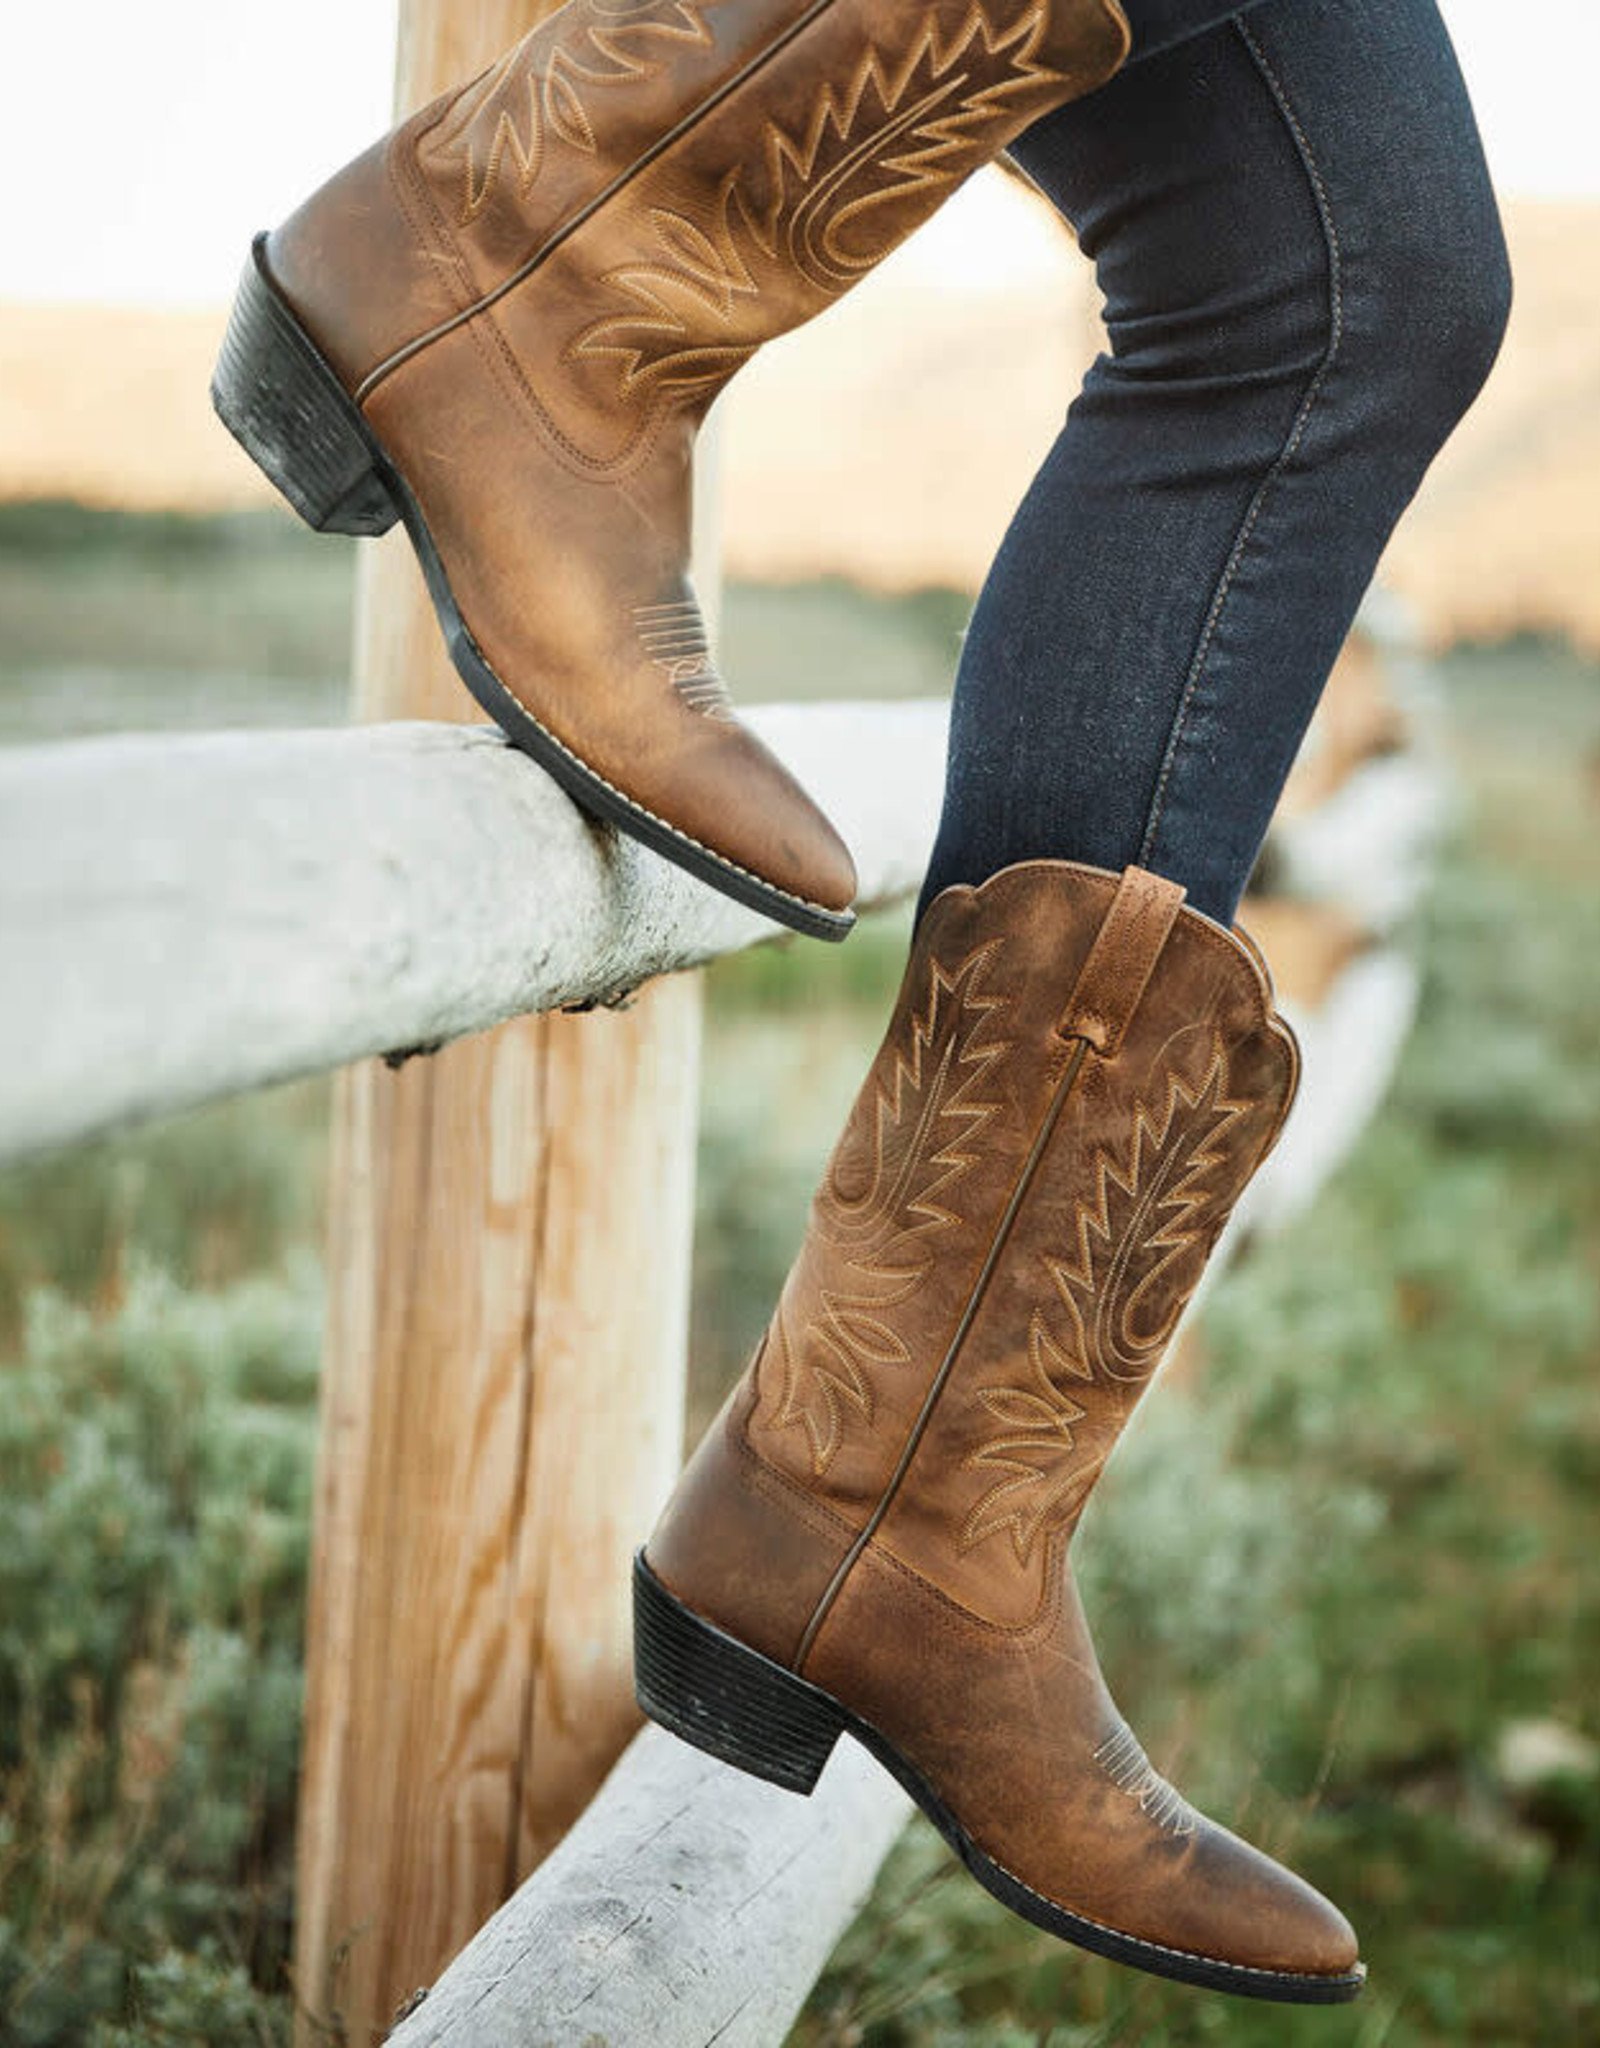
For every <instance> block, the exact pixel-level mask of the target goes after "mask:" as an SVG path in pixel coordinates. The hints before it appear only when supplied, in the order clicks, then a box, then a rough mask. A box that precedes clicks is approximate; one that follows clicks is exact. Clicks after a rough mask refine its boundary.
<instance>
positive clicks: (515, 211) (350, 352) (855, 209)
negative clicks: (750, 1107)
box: [266, 0, 1128, 910]
mask: <svg viewBox="0 0 1600 2048" xmlns="http://www.w3.org/2000/svg"><path fill="white" fill-rule="evenodd" d="M1127 44H1128V31H1127V25H1126V22H1125V19H1124V17H1123V15H1122V12H1121V9H1120V7H1119V6H1118V5H1117V0H933V4H928V0H890V4H885V0H811V4H809V5H798V4H796V0H568V4H567V5H566V6H564V7H562V8H560V9H559V10H558V12H556V13H555V14H554V15H552V16H550V17H549V18H548V19H547V20H546V21H545V22H543V23H542V24H541V25H540V26H539V27H538V28H536V29H535V30H534V31H533V32H532V33H531V34H530V35H528V36H526V37H524V38H523V40H522V41H521V42H520V43H518V44H517V45H516V46H515V48H513V49H512V50H510V51H508V52H507V54H506V55H505V56H504V57H503V58H502V59H501V60H500V62H499V63H497V64H496V65H494V66H493V67H492V68H491V69H490V70H489V71H487V72H486V73H484V74H483V75H482V76H481V77H480V78H478V79H476V80H474V81H472V82H471V83H470V84H468V85H466V86H464V87H463V88H461V89H460V90H459V91H457V92H453V93H448V94H446V95H444V96H443V97H441V98H439V99H437V100H435V101H433V102H432V103H431V104H430V105H429V106H427V107H425V108H423V109H422V110H421V111H420V112H418V113H417V114H415V115H413V116H412V117H411V118H410V119H409V120H407V121H405V122H403V123H402V124H401V125H400V126H399V127H398V128H397V129H396V130H395V131H394V133H393V134H392V135H390V136H389V137H388V138H387V139H386V140H385V141H383V142H381V143H379V144H378V145H376V146H375V147H374V148H372V149H369V150H368V151H367V152H366V153H365V154H364V155H363V156H361V157H358V158H357V159H356V160H355V162H353V163H352V164H350V165H349V166H347V167H346V168H345V169H344V170H343V171H341V172H339V173H338V175H337V176H335V177H334V178H333V179H331V180H330V181H329V183H328V184H326V185H325V186H324V187H323V188H322V189H321V190H320V191H319V192H317V193H316V194H314V195H313V197H312V198H311V199H310V200H308V201H307V203H306V204H305V205H304V206H302V207H301V208H300V210H299V211H298V212H297V213H295V214H294V215H293V216H292V217H291V218H290V219H289V220H288V221H286V222H285V223H284V224H283V225H282V226H281V227H280V228H278V229H277V230H276V232H275V233H273V234H272V235H271V236H270V237H269V239H268V243H267V248H266V262H267V266H268V268H269V270H270V272H271V274H272V277H273V279H274V281H275V283H276V285H277V286H278V288H279V290H280V291H281V292H282V293H283V295H284V296H285V297H286V298H287V300H288V301H289V303H290V304H291V306H292V307H293V308H294V310H295V312H296V314H297V315H298V317H299V318H300V320H301V322H302V323H303V325H304V326H305V328H306V330H307V331H308V333H309V334H310V335H311V337H312V339H313V340H314V341H315V342H316V343H317V344H318V346H319V347H320V348H321V350H322V352H323V354H324V355H325V356H326V358H327V359H328V361H329V362H330V363H331V364H332V365H333V367H334V368H335V370H336V371H337V373H338V374H339V376H340V378H341V379H342V381H343V382H344V383H345V385H346V387H347V389H348V390H349V391H350V392H351V393H352V394H353V395H354V396H356V397H357V398H358V399H359V402H360V404H361V407H362V409H363V411H364V413H365V415H366V417H367V420H368V422H369V424H370V425H371V427H372V428H373V430H374V431H375V432H376V434H377V436H378V438H379V440H380V441H381V442H382V444H383V447H384V449H385V451H386V453H387V454H388V456H389V458H390V459H391V461H392V462H393V463H394V465H395V466H396V467H397V468H398V469H399V471H400V473H401V474H402V475H403V477H404V478H405V480H406V482H407V483H408V485H409V486H410V488H411V490H412V492H413V494H414V495H415V497H416V498H417V500H418V502H419V504H420V506H421V509H422V512H423V515H424V518H425V519H426V522H427V525H428V528H429V531H430V533H431V535H432V537H433V540H434V543H435V545H436V546H437V548H438V550H439V552H440V555H441V557H442V560H443V563H444V567H445V571H446V574H447V576H448V579H449V582H450V586H451V589H452V591H453V593H454V596H455V599H456V602H457V604H458V605H459V606H460V609H461V612H462V614H463V616H464V618H465V619H466V621H467V624H468V626H469V627H470V629H471V632H472V635H473V637H474V639H475V640H476V641H477V643H478V645H479V647H480V648H481V649H482V651H483V653H484V655H485V656H486V657H487V660H488V662H489V665H490V666H491V668H492V669H493V670H494V671H495V672H496V674H497V675H498V676H499V678H500V679H501V681H502V682H504V683H505V684H506V685H507V686H508V687H509V688H510V689H511V691H512V693H513V695H515V696H516V697H517V698H518V699H519V701H521V702H522V703H523V705H524V707H525V708H526V709H527V710H528V711H529V712H530V713H531V714H532V715H533V716H534V717H535V718H537V719H538V720H539V721H540V723H541V724H543V725H544V726H545V727H546V728H547V729H548V730H549V731H551V732H553V733H554V734H555V736H556V737H557V738H558V739H559V740H560V741H561V742H562V743H563V744H564V745H566V746H567V747H569V748H570V749H571V750H572V751H573V752H574V753H576V754H577V755H578V756H579V758H580V759H581V760H582V761H583V762H584V763H586V764H587V765H588V766H589V767H590V768H591V769H593V770H594V771H595V772H597V773H598V774H600V775H601V776H602V777H604V778H605V779H606V780H607V781H609V782H610V783H612V784H613V786H614V787H616V788H617V789H619V790H620V791H621V792H622V793H623V794H625V795H626V796H627V797H628V798H629V799H630V800H631V801H633V802H635V803H637V804H639V805H641V806H642V807H643V808H644V809H646V810H648V811H650V812H652V813H653V814H654V815H656V816H657V817H659V818H661V819H662V820H664V821H666V822H667V823H668V824H670V825H671V826H672V827H673V828H674V829H675V830H677V831H679V832H681V833H683V834H685V835H687V836H688V837H689V838H690V839H692V840H695V841H697V842H698V843H699V844H701V845H703V846H706V847H709V848H710V849H711V850H713V851H714V852H716V853H717V854H719V855H720V856H721V857H722V858H724V859H726V860H730V861H732V862H733V863H734V864H735V865H737V866H740V867H743V868H745V869H747V870H748V871H750V872H751V873H753V874H755V875H758V876H760V877H761V878H763V879H765V880H767V881H770V882H772V883H774V884H775V885H776V886H777V887H779V888H781V889H783V890H785V891H786V892H787V893H789V894H791V895H793V896H796V897H799V898H800V899H802V900H804V901H806V902H809V903H813V904H817V905H821V906H822V907H824V908H825V909H829V910H840V909H843V908H844V907H845V906H847V905H848V903H849V902H850V899H851V897H852V896H853V895H854V892H855V873H854V868H853V866H852V864H851V861H850V857H849V854H848V852H847V850H846V848H845V847H844V845H843V843H842V841H840V839H839V838H838V835H837V834H836V833H835V832H834V831H833V829H832V827H831V826H830V825H829V824H828V822H827V820H826V819H825V818H824V817H823V816H822V814H821V812H820V811H818V810H817V809H816V807H815V806H814V805H813V804H812V803H811V802H810V800H809V799H808V798H807V797H806V796H805V795H804V793H803V792H802V791H801V789H800V788H799V786H798V785H797V784H796V783H794V781H793V780H792V779H791V778H790V777H789V775H788V774H787V772H786V771H785V770H784V769H783V768H782V767H781V766H780V764H779V763H778V762H777V760H776V759H775V758H774V757H773V756H772V755H771V754H770V753H769V752H768V751H767V750H766V749H765V748H764V747H763V746H762V745H761V744H760V742H759V741H758V740H756V738H755V737H754V735H753V734H751V733H750V732H749V731H747V729H746V728H745V727H744V726H743V725H741V724H740V723H739V722H738V721H737V720H736V718H735V717H734V715H733V712H732V710H731V707H730V705H729V701H728V695H727V691H726V687H725V684H724V681H723V678H722V677H721V675H720V674H719V672H718V670H717V667H716V663H715V661H714V659H713V657H712V654H711V651H710V649H709V646H708V644H707V640H706V635H705V629H704V625H703V622H702V620H701V615H700V611H699V607H698V602H697V599H696V596H695V592H694V589H693V586H692V584H691V581H690V577H689V544H690V529H691V487H692V474H691V463H692V458H693V451H694V442H695V437H696V433H697V431H698V429H699V426H700V424H701V422H702V420H703V419H704V416H705V414H706V411H707V409H708V408H709V406H710V404H711V402H712V400H713V399H714V398H715V396H716V394H717V393H718V391H720V390H721V389H722V387H723V386H724V385H725V384H726V383H727V381H728V379H729V378H730V377H731V376H732V375H733V374H734V372H735V371H737V370H738V369H739V367H740V366H741V365H742V364H743V363H744V362H745V361H747V360H748V358H749V357H750V355H751V354H752V353H753V352H754V350H755V349H756V348H758V347H759V346H760V345H761V343H762V342H764V341H767V340H769V339H770V338H772V337H773V336H774V335H778V334H781V333H783V332H785V331H786V330H788V329H790V328H793V327H795V326H797V325H799V324H800V323H801V322H802V321H805V320H808V319H810V318H812V317H813V316H814V315H815V314H817V313H819V312H821V311H823V310H824V309H825V308H826V307H827V306H829V305H831V304H832V303H833V301H834V300H835V299H837V298H838V297H839V296H840V295H841V294H842V293H843V292H845V291H846V290H848V288H849V287H850V285H851V284H853V283H854V282H855V281H856V279H857V278H859V277H861V276H862V275H864V274H865V272H866V271H868V270H869V269H871V268H872V266H873V265H874V264H876V263H877V262H878V261H879V259H880V258H881V257H883V256H884V255H885V254H887V253H888V251H889V250H890V249H892V248H894V247H895V246H896V245H897V244H898V243H899V242H901V241H902V240H903V239H904V238H905V236H906V235H907V234H909V233H910V232H911V230H912V229H913V228H915V227H916V226H917V225H919V223H920V222H922V221H923V220H925V219H926V218H927V217H928V216H929V215H930V214H931V213H932V212H933V211H934V210H935V209H936V208H937V207H938V205H939V204H940V203H941V202H942V201H943V200H944V199H945V198H946V197H947V196H948V194H949V193H950V192H951V191H952V190H954V188H955V187H956V186H957V185H958V184H959V183H960V182H961V181H962V180H963V179H964V178H965V177H966V176H967V175H968V174H969V173H970V172H972V171H973V170H975V169H976V168H977V167H978V166H979V165H980V164H982V163H984V162H986V161H988V160H989V159H990V158H991V157H993V156H994V155H995V154H996V153H997V152H998V151H999V150H1000V149H1002V148H1003V147H1004V146H1005V144H1006V143H1008V142H1009V141H1011V140H1012V139H1013V138H1014V137H1015V136H1016V135H1017V134H1019V133H1020V132H1021V130H1022V129H1023V128H1025V127H1026V126H1027V125H1028V124H1029V123H1030V122H1031V121H1033V120H1034V119H1036V118H1037V117H1038V115H1040V114H1042V113H1044V112H1045V111H1047V110H1048V109H1049V108H1051V107H1053V106H1056V105H1058V104H1060V103H1062V102H1063V101H1065V100H1068V99H1071V98H1074V97H1076V96H1077V95H1079V94H1080V93H1083V92H1087V91H1089V90H1090V89H1092V88H1093V87H1095V86H1097V85H1099V84H1101V83H1102V82H1103V81H1104V80H1105V79H1107V78H1108V77H1109V76H1110V75H1111V74H1112V73H1113V72H1114V71H1115V70H1116V69H1117V68H1118V66H1119V65H1120V64H1121V63H1122V61H1123V59H1124V57H1125V55H1126V51H1127Z"/></svg>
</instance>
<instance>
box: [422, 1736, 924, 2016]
mask: <svg viewBox="0 0 1600 2048" xmlns="http://www.w3.org/2000/svg"><path fill="white" fill-rule="evenodd" d="M908 1811H909V1806H908V1802H907V1800H906V1798H905V1796H904V1794H903V1793H902V1792H901V1791H900V1789H899V1787H898V1786H897V1785H896V1784H895V1783H894V1781H893V1780H892V1779H891V1778H890V1777H889V1776H888V1775H887V1773H885V1772H884V1771H882V1770H880V1769H879V1768H878V1766H877V1765H876V1764H874V1763H873V1762H872V1761H871V1760H870V1758H868V1757H867V1755H866V1754H865V1752H864V1751H862V1750H859V1749H857V1748H856V1746H855V1745H854V1744H853V1743H852V1742H850V1741H848V1740H845V1741H842V1742H841V1743H840V1745H839V1747H838V1749H837V1751H836V1752H835V1754H834V1757H833V1760H832V1762H831V1763H830V1764H829V1766H828V1768H827V1770H826V1771H825V1772H824V1773H823V1777H822V1780H821V1783H820V1784H819V1785H818V1787H817V1790H816V1791H815V1793H813V1794H812V1796H811V1797H810V1798H809V1799H801V1798H798V1797H796V1796H795V1795H794V1794H793V1793H790V1792H780V1791H778V1790H776V1789H775V1788H774V1787H773V1786H770V1785H762V1784H758V1783H757V1782H756V1781H755V1780H754V1779H752V1778H747V1777H743V1776H741V1775H740V1774H739V1773H738V1772H736V1771H731V1770H728V1769H727V1768H726V1767H725V1766H724V1765H722V1764H718V1763H715V1762H713V1761H712V1759H711V1758H709V1757H705V1756H702V1755H700V1754H699V1752H698V1751H695V1750H692V1749H689V1748H688V1747H686V1746H685V1745H684V1744H683V1743H681V1742H678V1741H677V1740H676V1739H675V1738H674V1737H672V1736H670V1735H667V1734H664V1733H663V1732H662V1731H661V1730H660V1729H657V1728H647V1729H646V1730H645V1731H644V1732H643V1733H642V1734H641V1735H639V1736H638V1738H637V1739H636V1740H635V1741H634V1743H633V1744H632V1746H631V1747H630V1748H629V1750H628V1752H627V1754H626V1755H625V1756H624V1757H623V1759H622V1761H621V1762H620V1763H619V1764H618V1765H617V1767H616V1769H615V1770H614V1771H613V1772H612V1774H611V1776H610V1778H609V1779H608V1780H607V1781H606V1784H605V1786H604V1788H603V1789H602V1791H601V1792H600V1794H599V1796H598V1797H597V1798H596V1799H595V1801H594V1802H593V1804H592V1805H591V1806H590V1807H589V1809H588V1811H587V1812H586V1813H585V1814H584V1816H583V1818H582V1819H581V1820H580V1821H579V1822H578V1823H577V1824H576V1826H575V1827H574V1828H573V1829H572V1830H571V1832H570V1833H569V1834H568V1835H567V1836H566V1838H565V1840H564V1841H563V1842H562V1843H561V1846H560V1847H559V1848H558V1849H556V1850H555V1851H554V1853H553V1854H552V1855H551V1856H549V1857H548V1858H547V1859H546V1861H545V1862H544V1863H542V1864H541V1865H540V1867H539V1868H538V1870H536V1871H535V1872H534V1874H533V1876H532V1877H531V1878H529V1880H528V1881H527V1883H526V1884H524V1885H523V1886H522V1888H521V1890H520V1891H518V1892H517V1894H516V1895H515V1897H514V1898H512V1899H511V1900H510V1901H509V1902H508V1903H507V1904H506V1905H505V1906H504V1907H503V1908H502V1909H501V1910H500V1912H499V1913H497V1914H496V1915H495V1917H494V1919H492V1920H491V1921H490V1922H489V1924H488V1925H487V1926H486V1927H485V1928H484V1929H483V1930H482V1932H481V1933H480V1934H478V1935H477V1936H476V1937H475V1939H474V1940H473V1941H471V1942H470V1943H469V1944H468V1945H467V1947H466V1949H465V1950H464V1951H463V1952H462V1953H461V1954H460V1955H459V1956H457V1957H456V1959H455V1960H454V1962H452V1963H451V1964H450V1966H449V1968H448V1969H447V1970H446V1971H445V1972H444V1973H443V1975H442V1976H441V1977H440V1978H439V1980H438V1981H437V1983H435V1984H434V1985H433V1987H432V1989H431V1990H430V1991H429V1993H428V1996H427V1997H426V1998H425V1999H424V2000H423V2001H422V2002H421V2004H419V2005H418V2006H417V2008H416V2009H415V2011H414V2012H413V2013H411V2014H410V2015H409V2016H408V2017H407V2018H406V2019H405V2020H403V2021H402V2022H401V2023H400V2025H399V2026H398V2027H397V2028H396V2029H395V2031H394V2033H393V2035H392V2036H391V2037H390V2040H391V2044H392V2048H711V2044H712V2043H713V2042H714V2043H715V2044H716V2048H777V2044H778V2043H779V2042H781V2041H782V2040H783V2039H784V2038H785V2036H786V2035H787V2033H788V2031H789V2028H790V2026H791V2024H792V2023H793V2021H794V2018H795V2015H796V2014H797V2013H798V2012H799V2010H800V2007H801V2006H802V2004H803V2003H804V2002H805V1999H806V1996H807V1994H808V1993H809V1991H810V1989H811V1987H812V1985H813V1983H814V1982H815V1980H816V1977H817V1975H818V1973H819V1971H820V1970H821V1968H822V1965H823V1963H824V1962H825V1961H826V1960H827V1957H828V1953H829V1951H830V1950H831V1948H832V1947H833V1945H834V1943H835V1942H836V1941H837V1940H838V1938H839V1936H840V1935H841V1934H842V1933H843V1932H844V1930H845V1928H846V1927H847V1926H848V1925H849V1923H850V1921H851V1920H852V1919H853V1918H854V1916H855V1913H856V1910H857V1908H858V1906H859V1905H860V1903H861V1901H862V1899H863V1898H864V1897H865V1895H866V1893H867V1891H868V1889H869V1887H870V1886H871V1883H872V1879H873V1875H874V1873H875V1872H876V1870H877V1868H878V1865H879V1864H880V1863H881V1862H882V1860H883V1857H884V1855H885V1854H886V1853H887V1851H888V1848H889V1846H890V1844H891V1843H892V1841H893V1840H894V1837H895V1835H896V1834H897V1833H898V1832H899V1830H900V1828H901V1826H902V1825H903V1823H904V1821H905V1818H906V1814H907V1812H908Z"/></svg>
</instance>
